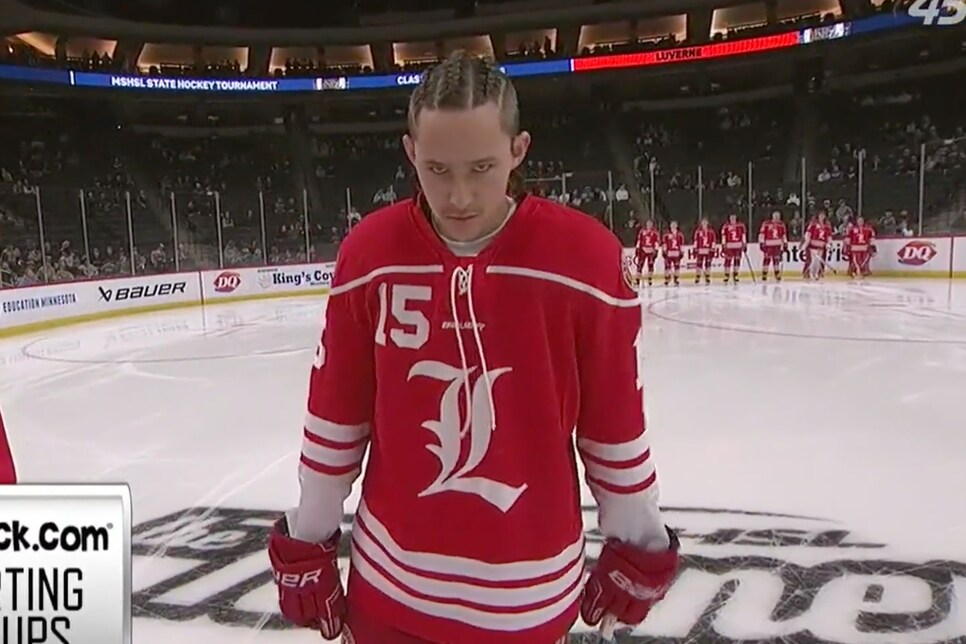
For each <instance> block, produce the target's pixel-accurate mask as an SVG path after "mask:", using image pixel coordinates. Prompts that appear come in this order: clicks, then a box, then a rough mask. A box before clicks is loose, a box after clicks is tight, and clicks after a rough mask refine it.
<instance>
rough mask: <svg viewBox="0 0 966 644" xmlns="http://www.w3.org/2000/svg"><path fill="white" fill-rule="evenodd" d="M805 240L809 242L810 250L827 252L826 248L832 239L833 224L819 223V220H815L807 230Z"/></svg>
mask: <svg viewBox="0 0 966 644" xmlns="http://www.w3.org/2000/svg"><path fill="white" fill-rule="evenodd" d="M805 239H806V240H807V242H808V243H807V247H808V248H814V249H816V250H825V247H826V246H828V243H829V241H831V239H832V224H830V223H828V222H827V221H825V222H819V221H818V219H813V220H812V223H810V224H809V225H808V228H806V229H805Z"/></svg>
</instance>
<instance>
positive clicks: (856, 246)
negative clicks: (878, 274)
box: [842, 217, 875, 279]
mask: <svg viewBox="0 0 966 644" xmlns="http://www.w3.org/2000/svg"><path fill="white" fill-rule="evenodd" d="M874 241H875V230H873V228H872V226H870V225H869V224H867V223H865V219H864V218H862V217H859V218H858V219H856V220H855V225H854V226H852V227H851V228H849V232H847V233H846V235H845V247H844V249H843V250H844V252H843V253H842V254H843V257H844V259H845V261H847V262H848V263H849V277H851V278H853V279H855V278H858V279H865V278H866V277H868V276H869V273H870V271H869V263H870V262H871V261H872V258H873V257H874V256H875V244H874V243H873V242H874Z"/></svg>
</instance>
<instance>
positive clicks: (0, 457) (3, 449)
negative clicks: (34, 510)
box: [0, 415, 17, 484]
mask: <svg viewBox="0 0 966 644" xmlns="http://www.w3.org/2000/svg"><path fill="white" fill-rule="evenodd" d="M16 482H17V468H16V466H15V464H14V462H13V454H12V453H11V452H10V443H9V442H8V441H7V431H6V428H5V427H4V425H3V415H0V484H8V483H16Z"/></svg>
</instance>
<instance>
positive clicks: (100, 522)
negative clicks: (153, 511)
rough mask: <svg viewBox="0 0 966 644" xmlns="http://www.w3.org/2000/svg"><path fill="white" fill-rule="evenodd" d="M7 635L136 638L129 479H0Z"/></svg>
mask: <svg viewBox="0 0 966 644" xmlns="http://www.w3.org/2000/svg"><path fill="white" fill-rule="evenodd" d="M0 642H3V643H4V644H42V643H43V644H131V490H130V488H129V487H128V486H127V485H123V484H119V485H9V486H0Z"/></svg>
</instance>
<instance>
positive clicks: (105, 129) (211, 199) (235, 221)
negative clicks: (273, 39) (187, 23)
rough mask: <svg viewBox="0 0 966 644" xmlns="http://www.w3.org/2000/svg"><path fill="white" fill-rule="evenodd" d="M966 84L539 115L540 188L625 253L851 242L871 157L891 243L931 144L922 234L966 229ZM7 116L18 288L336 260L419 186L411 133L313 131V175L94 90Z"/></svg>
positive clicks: (535, 128)
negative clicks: (105, 104) (129, 111)
mask: <svg viewBox="0 0 966 644" xmlns="http://www.w3.org/2000/svg"><path fill="white" fill-rule="evenodd" d="M964 80H966V79H964V78H963V76H962V75H961V74H960V75H956V76H953V77H941V78H936V79H933V80H923V81H921V82H917V83H915V84H912V85H910V84H906V85H904V86H899V87H885V88H879V89H876V90H874V91H871V90H870V91H866V92H863V93H861V94H853V95H844V94H834V95H830V96H827V97H823V99H822V101H821V102H820V103H819V105H818V106H817V107H814V108H813V109H814V116H816V118H815V119H809V118H804V117H803V111H802V109H799V108H797V107H796V106H795V105H794V103H793V99H792V98H788V99H771V100H768V101H763V102H757V103H745V104H741V105H733V106H730V107H726V108H724V107H722V108H707V109H695V110H679V111H674V112H669V113H662V114H654V113H636V112H633V111H628V112H624V113H623V114H621V115H620V117H618V118H614V119H610V120H608V121H607V122H606V123H603V122H602V119H600V118H599V115H598V114H594V113H580V112H574V113H568V114H565V115H561V114H547V113H543V114H540V113H531V114H527V115H525V116H526V117H527V118H526V123H525V125H526V126H527V127H528V128H529V129H530V130H531V131H532V133H533V136H534V145H533V148H532V151H531V154H530V156H529V159H528V161H527V162H526V166H525V175H526V177H527V185H528V189H529V190H530V191H531V192H534V193H536V194H541V195H544V196H547V197H550V198H554V199H558V200H561V201H564V202H566V203H569V204H571V205H573V206H575V207H578V208H580V209H582V210H584V211H585V212H587V213H588V214H589V215H590V216H594V217H597V218H599V219H600V220H601V221H602V222H604V223H605V224H606V225H608V226H610V227H612V228H613V229H614V230H615V232H617V233H618V234H619V235H620V236H621V237H622V239H623V240H624V241H625V242H627V243H629V242H630V240H631V239H632V237H633V227H634V226H635V225H636V224H637V223H638V222H640V221H641V220H642V219H644V218H646V217H652V218H654V219H655V220H656V221H657V222H658V223H659V224H660V225H663V224H664V223H665V222H667V221H668V220H670V219H677V220H679V221H680V222H681V225H682V227H683V228H684V229H685V231H690V229H691V228H692V227H693V226H694V225H695V224H696V222H697V220H698V217H699V216H700V215H704V216H707V217H709V218H710V219H711V220H712V222H713V223H715V224H719V223H721V221H723V219H724V218H725V216H726V215H727V214H729V213H732V212H734V213H736V214H738V215H739V217H740V218H741V219H742V220H744V221H747V220H748V219H749V218H750V220H751V224H752V229H753V230H757V226H758V224H759V223H760V221H761V220H762V219H763V218H765V217H767V216H768V215H769V213H770V212H771V211H772V210H774V209H779V210H780V211H781V212H782V213H783V215H784V217H785V219H786V221H788V222H790V224H791V226H790V228H791V233H792V236H793V237H795V236H798V235H800V233H801V227H802V221H803V219H802V217H803V216H804V217H805V218H807V217H809V216H810V215H811V213H813V212H814V211H815V209H817V208H821V207H824V208H826V209H827V210H828V211H829V212H830V214H831V215H832V220H833V223H834V224H835V225H836V226H837V227H838V229H839V232H840V233H841V232H842V230H843V229H844V224H845V222H846V221H847V220H848V219H849V217H851V216H854V215H855V214H857V212H858V211H859V208H860V203H859V185H860V184H859V175H860V170H859V166H860V165H861V167H862V169H861V176H862V187H863V190H862V193H861V194H862V200H861V210H862V214H863V215H864V216H865V217H866V219H867V220H869V221H871V222H872V223H873V224H875V225H876V226H877V228H878V229H879V233H880V234H883V235H885V234H899V235H911V234H913V233H915V232H919V221H918V212H919V180H920V176H919V158H920V154H921V151H922V148H921V146H922V145H923V144H925V150H926V172H925V190H924V192H923V200H922V201H923V212H924V215H925V217H924V221H923V228H922V231H923V232H925V233H930V232H941V231H949V230H953V231H960V232H961V231H966V167H964V165H966V163H964V162H966V138H964V136H966V116H964V115H963V114H962V111H961V110H958V109H957V107H956V105H955V104H954V103H953V102H951V101H948V100H946V93H945V88H948V87H949V86H952V85H953V84H959V85H962V84H963V81H964ZM64 114H70V115H71V118H69V119H68V118H63V117H62V115H64ZM0 115H2V118H3V119H4V123H5V125H6V127H4V128H2V129H0V278H2V283H3V285H5V286H10V285H26V284H31V283H35V282H44V281H52V280H70V279H83V278H84V277H93V276H95V275H104V274H129V273H131V271H132V270H133V271H134V272H136V273H151V272H163V271H170V270H174V269H176V268H180V269H190V268H201V267H205V268H212V267H218V266H224V267H230V266H239V265H258V264H264V263H270V264H280V263H293V262H303V261H306V259H307V258H308V259H331V258H332V257H334V254H335V252H336V249H337V247H338V242H339V240H340V239H341V238H342V237H343V236H344V235H345V233H346V229H347V228H348V226H349V224H350V222H352V221H354V220H355V219H356V218H357V217H359V216H364V214H365V213H366V212H369V211H371V210H373V209H374V208H377V207H379V206H380V205H383V204H385V203H390V202H393V201H395V200H398V199H402V198H405V197H407V196H409V195H410V194H411V193H412V187H413V185H414V182H413V180H412V177H411V172H410V170H409V168H408V164H407V163H406V161H405V158H404V155H403V154H402V151H401V150H400V142H399V133H398V132H394V133H391V134H365V133H360V134H354V135H322V134H314V135H312V139H311V141H310V142H309V145H308V148H309V153H308V163H307V164H306V162H305V159H303V160H302V161H299V158H300V157H299V155H298V154H297V153H296V151H295V150H294V149H293V142H292V139H291V137H289V136H287V135H286V133H285V132H284V131H282V130H281V129H279V130H278V131H274V130H272V129H271V128H263V129H262V131H259V132H257V133H248V134H244V135H237V134H236V135H229V134H226V135H222V136H212V135H210V131H206V133H205V135H204V136H198V137H185V136H162V135H159V134H158V133H157V132H155V131H154V130H151V129H150V128H144V127H138V126H137V124H136V123H130V124H125V123H122V124H120V125H119V124H118V122H117V117H116V116H111V115H109V114H106V113H104V112H103V111H101V110H99V109H98V107H97V104H96V103H92V102H90V101H88V100H86V99H76V100H75V99H69V100H68V99H62V98H47V99H30V100H27V99H19V100H15V99H13V98H10V97H5V98H3V99H2V100H0ZM575 141H578V142H579V144H578V145H575V144H574V142H575ZM802 141H806V142H808V143H809V145H807V146H805V147H804V148H803V147H802V144H801V142H802ZM803 151H804V152H805V155H806V159H807V161H806V163H805V173H804V180H805V191H804V193H803V192H802V177H803V175H802V172H801V171H802V161H801V159H802V152H803ZM652 168H653V171H652ZM749 168H750V174H749ZM699 172H700V178H701V180H702V183H701V184H699V183H698V178H699ZM652 176H653V191H652ZM749 177H750V179H751V186H750V188H751V189H750V190H749V185H748V180H749ZM749 196H750V199H751V201H750V202H749ZM803 201H804V204H803V203H802V202H803ZM749 204H750V207H749ZM129 215H130V216H129ZM219 216H220V226H219V224H218V222H219V219H218V217H219ZM41 249H43V252H42V251H41ZM132 250H133V253H132Z"/></svg>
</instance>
